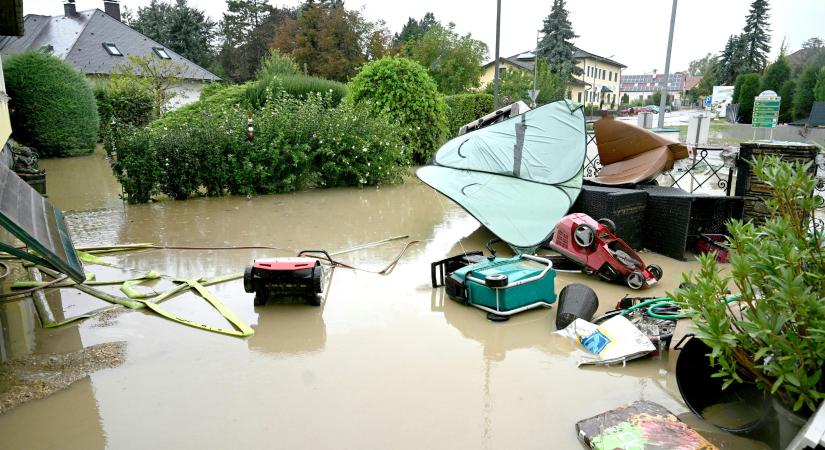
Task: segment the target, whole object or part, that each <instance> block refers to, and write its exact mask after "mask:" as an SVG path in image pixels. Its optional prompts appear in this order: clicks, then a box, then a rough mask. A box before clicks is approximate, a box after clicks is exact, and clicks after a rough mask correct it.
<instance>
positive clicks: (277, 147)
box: [106, 85, 409, 202]
mask: <svg viewBox="0 0 825 450" xmlns="http://www.w3.org/2000/svg"><path fill="white" fill-rule="evenodd" d="M268 95H269V98H268V100H267V102H266V103H265V106H264V107H263V108H261V109H260V110H255V111H254V112H253V123H254V130H255V132H254V139H253V141H252V142H249V141H248V140H247V111H248V109H247V108H244V107H242V105H241V104H239V103H234V104H231V103H229V104H224V105H222V106H217V105H215V104H212V105H210V106H209V107H208V108H204V107H196V108H192V109H191V110H190V111H188V112H186V113H185V114H178V115H176V116H174V117H173V119H174V120H168V116H169V115H168V114H167V117H164V118H163V119H161V120H159V121H156V122H155V123H153V124H152V125H151V126H149V127H147V128H143V129H141V128H132V127H120V128H118V129H117V130H113V131H112V132H111V133H109V135H108V136H107V139H106V150H107V152H109V155H110V156H111V157H112V159H113V166H112V168H113V170H114V172H115V175H116V176H117V178H118V180H119V181H120V182H121V184H122V185H123V188H124V191H125V192H126V195H127V199H128V200H129V201H130V202H147V201H149V200H151V199H152V198H153V197H154V196H156V195H157V194H165V195H167V196H169V197H172V198H175V199H185V198H188V197H190V196H192V195H200V194H202V195H222V194H225V193H231V194H240V195H249V194H266V193H275V192H289V191H294V190H298V189H304V188H308V187H333V186H362V185H377V184H383V183H392V182H396V181H399V180H400V179H401V176H402V175H403V173H404V170H405V167H406V166H407V165H408V164H409V155H408V153H409V152H407V151H406V147H405V146H404V144H403V142H402V141H401V138H400V135H401V132H400V129H399V127H398V126H397V125H393V124H391V123H389V122H388V121H387V120H386V119H383V118H380V117H379V118H376V117H371V116H370V115H369V114H368V113H367V112H366V111H364V110H363V109H361V108H358V107H355V106H353V105H339V106H337V107H333V106H332V102H333V99H332V98H331V97H330V95H321V94H314V95H307V98H306V99H299V98H295V97H293V96H291V95H289V94H287V93H286V92H284V91H283V90H282V89H278V86H277V85H276V86H273V89H271V90H270V92H269V94H268ZM170 114H171V113H170ZM116 128H117V127H116Z"/></svg>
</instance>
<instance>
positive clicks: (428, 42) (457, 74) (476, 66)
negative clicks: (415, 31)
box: [408, 23, 487, 94]
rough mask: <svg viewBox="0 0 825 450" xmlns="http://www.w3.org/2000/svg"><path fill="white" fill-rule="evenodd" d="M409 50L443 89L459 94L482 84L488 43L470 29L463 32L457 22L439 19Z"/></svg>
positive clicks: (446, 92)
mask: <svg viewBox="0 0 825 450" xmlns="http://www.w3.org/2000/svg"><path fill="white" fill-rule="evenodd" d="M408 51H409V53H410V55H411V57H412V59H414V60H416V61H418V62H419V63H421V65H422V66H424V67H426V68H427V71H428V72H429V74H430V76H432V77H433V79H434V80H435V82H436V84H438V90H439V91H441V92H442V93H444V94H458V93H461V92H465V91H468V90H470V89H473V88H477V87H478V86H479V79H480V78H481V74H482V73H484V68H483V67H482V63H483V62H484V59H485V58H486V57H487V44H485V43H484V42H482V41H479V40H478V39H473V37H472V36H471V35H470V34H469V33H468V34H466V35H464V36H459V35H458V33H456V32H455V24H453V23H451V24H449V25H448V26H446V27H445V26H443V25H441V24H440V23H436V24H434V25H432V26H430V27H429V29H428V30H427V32H426V33H424V35H423V36H421V37H420V38H419V39H417V40H415V41H413V42H411V43H410V44H409V48H408Z"/></svg>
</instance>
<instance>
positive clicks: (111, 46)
mask: <svg viewBox="0 0 825 450" xmlns="http://www.w3.org/2000/svg"><path fill="white" fill-rule="evenodd" d="M103 48H105V49H106V51H107V52H109V54H110V55H112V56H123V52H121V51H120V50H119V49H118V48H117V46H116V45H115V44H112V43H111V42H104V43H103Z"/></svg>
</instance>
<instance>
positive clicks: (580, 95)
mask: <svg viewBox="0 0 825 450" xmlns="http://www.w3.org/2000/svg"><path fill="white" fill-rule="evenodd" d="M578 97H579V99H578V100H577V101H578V102H579V103H581V102H582V93H581V92H579V96H578Z"/></svg>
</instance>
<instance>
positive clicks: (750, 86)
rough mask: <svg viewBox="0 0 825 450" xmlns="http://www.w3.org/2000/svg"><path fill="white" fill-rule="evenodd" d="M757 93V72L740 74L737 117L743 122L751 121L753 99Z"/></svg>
mask: <svg viewBox="0 0 825 450" xmlns="http://www.w3.org/2000/svg"><path fill="white" fill-rule="evenodd" d="M757 95H759V74H757V73H749V74H745V75H742V88H741V92H740V93H739V118H740V119H741V120H742V122H743V123H751V119H752V117H753V100H754V98H755V97H756V96H757Z"/></svg>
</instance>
